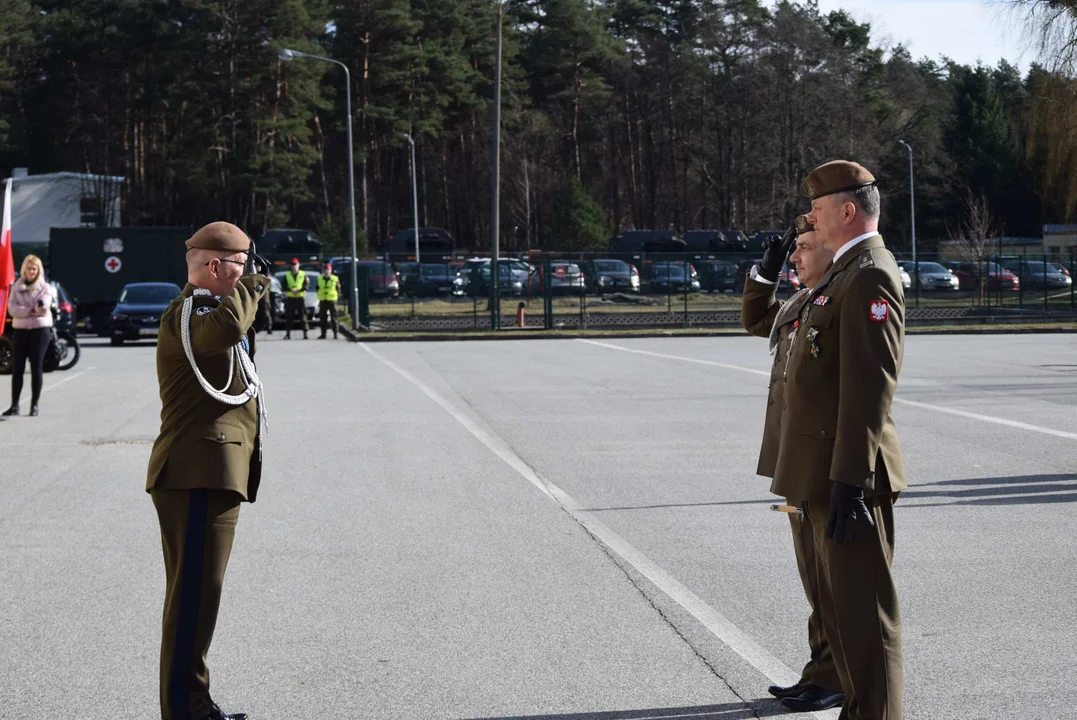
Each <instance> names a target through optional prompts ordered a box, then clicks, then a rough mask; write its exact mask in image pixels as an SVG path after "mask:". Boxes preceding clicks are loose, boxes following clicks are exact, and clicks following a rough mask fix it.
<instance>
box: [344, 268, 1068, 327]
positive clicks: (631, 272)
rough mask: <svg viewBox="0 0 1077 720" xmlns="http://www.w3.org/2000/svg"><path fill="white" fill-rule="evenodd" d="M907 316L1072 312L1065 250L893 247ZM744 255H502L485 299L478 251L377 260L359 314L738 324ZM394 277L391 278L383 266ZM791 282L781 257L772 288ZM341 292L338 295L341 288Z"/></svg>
mask: <svg viewBox="0 0 1077 720" xmlns="http://www.w3.org/2000/svg"><path fill="white" fill-rule="evenodd" d="M897 259H898V262H899V265H900V266H901V267H902V270H903V274H902V279H903V283H904V286H905V296H906V307H907V309H908V313H907V317H908V320H909V322H910V324H916V323H932V322H939V321H945V322H955V321H956V322H986V321H991V322H1002V321H1007V320H1009V321H1026V320H1027V321H1034V320H1037V319H1044V318H1047V317H1050V318H1052V319H1058V318H1060V317H1064V316H1066V315H1069V314H1074V313H1077V295H1075V290H1077V289H1075V287H1074V283H1073V279H1074V277H1077V262H1075V257H1074V256H1073V255H1066V256H1064V257H1059V256H1056V255H1046V254H1039V255H1033V254H1021V255H1000V256H994V255H991V256H983V257H979V258H972V259H963V260H962V259H959V260H954V259H946V258H944V257H939V256H937V255H923V254H921V255H920V256H919V257H918V258H917V260H916V261H915V262H914V261H912V259H911V258H910V257H906V256H898V257H897ZM758 260H759V259H758V257H752V256H750V255H748V254H745V253H707V254H699V253H696V254H685V253H668V252H667V253H650V254H648V253H634V254H630V255H623V256H617V255H614V254H610V253H602V254H589V253H556V254H554V253H547V254H532V255H530V256H527V257H515V258H502V259H501V261H500V262H501V266H502V267H501V270H500V272H499V273H498V283H497V284H498V295H499V298H500V301H499V302H498V303H495V304H494V307H493V308H491V286H492V284H493V283H492V278H491V272H490V263H489V260H488V259H482V258H467V259H463V258H460V259H456V260H454V261H452V262H447V263H424V264H423V265H421V266H416V265H415V264H414V263H397V264H387V265H386V268H385V270H384V271H382V270H379V269H378V268H374V269H373V270H372V271H371V272H372V273H384V274H385V276H386V277H385V279H382V280H377V279H376V278H374V277H373V275H372V276H371V277H370V279H369V280H368V282H367V283H365V284H361V285H360V287H361V288H362V287H366V294H367V296H368V302H369V306H368V308H363V310H366V312H361V314H360V317H361V320H364V321H365V320H369V323H366V322H364V324H369V327H370V328H371V329H372V330H375V331H439V330H446V331H468V330H489V329H490V328H491V327H493V326H494V325H495V324H496V325H497V326H498V327H499V328H502V329H508V328H515V327H521V328H530V329H547V330H559V329H578V328H591V329H616V328H630V327H634V328H713V327H735V326H739V323H740V304H741V295H742V292H743V288H744V282H745V277H746V276H747V275H748V273H749V272H750V270H751V267H752V266H753V265H754V264H756V263H757V262H758ZM390 273H391V275H392V277H393V278H395V283H396V287H395V288H394V287H391V281H389V280H388V278H389V275H390ZM799 288H800V281H799V278H797V276H796V273H795V270H794V269H793V268H792V266H788V267H787V268H786V269H785V271H784V272H783V273H782V277H781V279H780V281H779V286H778V295H779V297H787V296H789V295H790V294H792V293H793V292H795V291H796V290H797V289H799ZM345 296H346V294H345Z"/></svg>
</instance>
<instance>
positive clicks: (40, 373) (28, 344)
mask: <svg viewBox="0 0 1077 720" xmlns="http://www.w3.org/2000/svg"><path fill="white" fill-rule="evenodd" d="M12 335H13V337H12V345H13V346H14V347H13V348H12V360H14V361H15V364H14V365H13V366H12V368H11V404H12V405H18V404H19V396H20V395H22V382H23V377H22V376H23V374H24V373H25V372H26V361H27V360H29V361H30V404H31V405H37V401H38V399H39V398H40V397H41V387H42V386H43V385H44V384H45V376H44V371H45V351H46V350H48V348H49V340H50V339H51V338H52V328H51V327H43V328H28V329H20V328H15V329H14V330H12Z"/></svg>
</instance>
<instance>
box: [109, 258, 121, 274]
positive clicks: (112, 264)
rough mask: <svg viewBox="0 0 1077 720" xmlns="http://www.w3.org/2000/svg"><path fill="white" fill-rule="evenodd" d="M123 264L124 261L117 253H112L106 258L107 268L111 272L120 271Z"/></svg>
mask: <svg viewBox="0 0 1077 720" xmlns="http://www.w3.org/2000/svg"><path fill="white" fill-rule="evenodd" d="M121 265H123V262H122V261H121V260H120V259H119V258H118V257H116V256H115V255H111V256H109V257H108V258H107V259H106V260H105V269H106V270H108V271H109V272H110V273H114V272H117V271H119V269H120V266H121Z"/></svg>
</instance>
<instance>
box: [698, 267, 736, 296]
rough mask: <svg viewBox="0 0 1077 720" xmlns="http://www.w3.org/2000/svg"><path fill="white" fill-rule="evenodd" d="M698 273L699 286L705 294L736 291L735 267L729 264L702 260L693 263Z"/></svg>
mask: <svg viewBox="0 0 1077 720" xmlns="http://www.w3.org/2000/svg"><path fill="white" fill-rule="evenodd" d="M692 266H693V267H695V269H696V271H697V272H698V273H699V286H700V288H701V289H702V290H705V291H707V292H734V291H736V289H737V266H736V265H734V264H733V263H730V262H721V261H717V260H702V261H697V262H693V263H692Z"/></svg>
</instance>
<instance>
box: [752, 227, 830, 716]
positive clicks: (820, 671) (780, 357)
mask: <svg viewBox="0 0 1077 720" xmlns="http://www.w3.org/2000/svg"><path fill="white" fill-rule="evenodd" d="M794 241H795V244H796V249H795V250H794V252H793V256H792V258H791V259H792V261H793V263H794V264H795V265H796V269H797V275H798V276H799V277H800V281H801V283H802V284H803V285H804V287H803V288H802V289H801V290H800V291H798V292H797V293H796V294H795V295H793V296H792V297H791V298H789V299H788V300H786V301H785V302H784V303H779V302H778V300H777V297H776V293H777V289H778V284H777V281H778V278H779V276H780V274H781V271H782V267H783V266H784V265H785V258H786V256H787V255H788V254H789V249H790V246H791V245H792V244H793V243H794ZM832 257H834V253H833V252H832V251H830V250H828V249H826V248H825V247H823V244H822V242H821V238H819V237H818V234H817V233H816V232H815V228H814V227H813V226H812V225H811V223H809V222H808V218H807V216H805V215H801V216H799V217H798V218H797V219H796V224H795V226H794V227H793V228H791V229H790V231H789V232H787V233H786V234H785V235H784V236H782V237H780V238H778V237H776V238H773V239H772V240H771V241H770V242H769V243H768V244H767V247H766V249H765V251H764V253H763V261H762V262H761V263H760V264H759V265H758V266H757V267H755V268H752V273H751V276H750V277H749V278H748V279H747V280H746V282H745V285H744V299H743V303H742V305H741V315H740V317H741V323H742V324H743V325H744V329H745V330H747V331H748V332H750V333H751V334H753V335H756V336H758V337H765V338H768V339H769V343H770V352H771V354H772V355H773V356H774V363H773V366H772V368H771V372H770V391H769V393H768V398H767V414H766V421H765V423H764V428H763V445H762V448H761V449H760V451H759V465H758V467H757V469H756V472H757V473H758V474H759V475H762V476H764V477H769V478H773V477H774V467H775V465H776V464H777V461H778V446H779V442H780V441H781V425H782V406H783V404H784V395H785V373H786V362H787V360H788V357H789V351H790V349H791V348H792V341H793V337H794V333H795V324H796V321H797V318H798V317H799V316H800V312H801V310H802V309H803V308H804V303H805V302H807V299H808V295H809V294H810V293H811V288H812V287H814V286H815V285H816V284H817V283H818V282H819V281H820V280H821V279H822V277H823V274H824V273H825V272H826V270H827V268H828V267H829V265H830V259H831V258H832ZM787 502H791V501H789V500H787ZM789 522H790V524H791V526H792V531H793V550H794V553H795V554H796V559H797V569H798V570H799V572H800V581H801V583H802V584H803V586H804V594H805V595H806V596H807V598H808V605H809V607H810V608H811V615H810V616H809V618H808V648H809V649H810V650H811V659H810V660H809V661H808V663H807V664H806V665H805V666H804V669H803V671H802V672H801V674H800V681H799V682H797V683H796V684H795V685H791V686H789V687H780V686H772V687H771V688H770V689H769V690H770V693H771V694H772V695H774V696H775V697H778V698H781V699H782V706H783V707H785V708H786V709H788V710H792V711H793V712H815V711H819V710H825V709H827V708H831V707H837V706H838V705H841V704H842V703H843V702H844V701H845V695H844V694H842V692H841V680H840V679H839V678H838V672H837V668H836V667H835V666H834V658H833V655H832V653H831V650H830V645H829V644H828V643H827V641H826V633H825V632H824V630H823V619H822V607H821V604H820V602H819V577H818V573H817V570H816V559H815V556H816V552H815V541H814V538H813V536H812V532H811V525H810V524H809V523H806V522H804V521H803V519H802V517H801V514H800V513H799V512H797V513H790V515H789Z"/></svg>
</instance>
